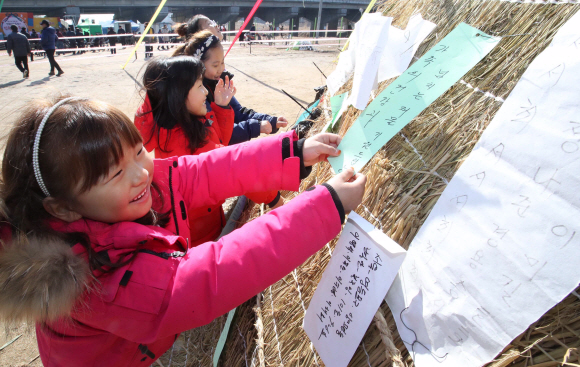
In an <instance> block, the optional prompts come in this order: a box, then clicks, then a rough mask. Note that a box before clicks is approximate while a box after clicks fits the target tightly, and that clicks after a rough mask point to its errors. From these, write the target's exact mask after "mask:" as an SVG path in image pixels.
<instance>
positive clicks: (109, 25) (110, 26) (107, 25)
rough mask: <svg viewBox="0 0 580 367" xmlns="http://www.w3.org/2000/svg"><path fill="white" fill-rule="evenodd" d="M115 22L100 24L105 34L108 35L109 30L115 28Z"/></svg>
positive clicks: (107, 21) (109, 21)
mask: <svg viewBox="0 0 580 367" xmlns="http://www.w3.org/2000/svg"><path fill="white" fill-rule="evenodd" d="M114 23H115V22H114V21H113V20H104V21H102V22H99V24H100V25H101V27H103V34H106V33H107V32H108V31H109V28H114Z"/></svg>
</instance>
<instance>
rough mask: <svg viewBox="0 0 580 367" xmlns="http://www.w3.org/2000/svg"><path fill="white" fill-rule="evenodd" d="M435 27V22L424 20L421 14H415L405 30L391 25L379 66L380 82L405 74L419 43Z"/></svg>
mask: <svg viewBox="0 0 580 367" xmlns="http://www.w3.org/2000/svg"><path fill="white" fill-rule="evenodd" d="M433 28H435V23H431V22H429V21H426V20H424V19H423V18H422V17H421V14H415V15H413V16H412V17H411V19H409V23H408V24H407V28H406V29H405V30H401V29H398V28H395V27H391V29H390V31H389V40H388V41H387V45H386V47H385V51H384V52H383V56H382V58H381V65H380V66H379V76H378V80H379V82H382V81H385V80H387V79H390V78H394V77H396V76H399V75H401V74H403V72H404V71H405V70H407V68H408V67H409V64H410V63H411V60H412V59H413V56H414V55H415V52H417V49H418V48H419V45H420V44H421V42H423V40H424V39H425V38H426V37H427V36H428V35H429V33H431V31H432V30H433Z"/></svg>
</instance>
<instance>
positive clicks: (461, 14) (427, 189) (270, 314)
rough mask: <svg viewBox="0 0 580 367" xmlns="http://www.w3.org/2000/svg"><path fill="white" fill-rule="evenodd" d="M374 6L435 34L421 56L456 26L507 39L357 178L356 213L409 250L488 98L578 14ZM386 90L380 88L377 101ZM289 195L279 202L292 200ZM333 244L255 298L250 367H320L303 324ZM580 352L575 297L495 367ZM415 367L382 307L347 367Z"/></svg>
mask: <svg viewBox="0 0 580 367" xmlns="http://www.w3.org/2000/svg"><path fill="white" fill-rule="evenodd" d="M378 4H379V5H378V10H379V11H381V12H383V14H384V15H386V16H392V17H393V18H394V20H395V21H394V23H393V24H394V25H395V26H398V27H400V28H404V27H405V26H406V22H407V21H408V19H409V18H410V16H411V15H413V14H415V13H421V14H422V15H423V17H424V18H425V19H427V20H430V21H432V22H434V23H435V24H437V25H438V26H437V28H436V29H435V30H434V31H433V32H432V33H431V35H430V36H429V37H428V38H427V39H426V40H425V41H424V42H423V44H422V45H421V46H420V48H419V50H418V52H417V56H418V57H420V56H422V55H423V54H424V53H425V52H426V51H427V50H429V49H430V48H431V47H432V46H434V45H435V44H436V43H437V42H438V41H439V40H440V39H442V38H443V37H444V36H445V35H446V34H447V33H449V32H450V31H451V30H452V29H453V28H454V27H455V26H457V24H459V23H460V22H466V23H468V24H470V25H472V26H474V27H477V28H479V29H481V30H482V31H484V32H486V33H488V34H492V35H498V36H503V37H504V38H503V40H502V41H501V43H500V44H499V45H498V46H497V47H496V48H495V49H494V50H493V51H492V52H491V53H490V54H489V55H488V56H487V57H486V58H485V59H483V60H482V61H481V62H480V63H478V64H477V65H476V66H475V67H474V68H473V69H472V70H471V71H470V72H469V73H468V74H467V75H465V76H464V78H463V82H462V83H457V84H456V85H455V86H453V87H452V88H451V89H450V90H449V91H447V92H446V93H445V94H444V95H443V96H441V97H440V98H439V99H438V100H437V101H435V102H434V103H433V104H432V105H431V106H429V107H428V108H427V109H426V110H425V111H423V113H421V114H420V115H419V116H418V117H416V118H415V119H414V120H413V121H412V122H411V123H410V124H409V125H408V126H407V127H406V128H404V129H403V130H402V131H401V133H399V134H398V135H396V136H395V137H394V138H393V139H392V140H391V141H390V142H389V143H388V144H386V145H385V146H384V147H383V148H382V149H381V150H380V151H379V153H378V154H377V155H375V157H374V158H373V159H372V160H371V161H370V162H369V164H367V166H366V167H365V168H364V169H363V170H362V172H363V173H365V174H366V175H367V176H368V184H367V192H366V194H365V198H364V200H363V204H362V205H361V206H360V207H359V208H358V209H357V210H356V211H357V213H358V214H360V215H361V216H363V217H365V218H366V219H367V220H369V221H370V222H371V223H373V224H375V225H376V226H377V227H378V228H381V229H382V230H383V231H384V232H385V233H386V234H387V235H389V236H390V237H391V238H392V239H393V240H395V241H397V242H398V243H399V244H401V245H402V246H403V247H405V248H408V246H409V244H410V242H411V241H412V239H413V237H414V236H415V234H416V233H417V231H418V229H419V228H420V227H421V225H422V224H423V222H424V221H425V219H426V218H427V216H428V215H429V213H430V211H431V209H432V208H433V206H434V205H435V203H436V201H437V199H438V198H439V196H440V195H441V193H442V191H443V190H444V189H445V187H446V185H447V183H448V182H449V180H451V178H452V177H453V175H454V174H455V172H456V171H457V169H458V168H459V166H460V165H461V163H462V162H463V161H464V160H465V158H466V157H467V156H468V155H469V153H470V152H471V150H472V148H473V146H474V145H475V143H476V142H477V141H478V139H479V137H480V136H481V133H482V132H483V131H484V130H485V128H486V127H487V125H488V124H489V122H490V121H491V120H492V119H493V117H494V115H495V113H496V112H497V111H498V109H499V108H500V107H501V103H502V102H501V101H498V100H496V99H495V98H493V97H492V98H490V97H489V95H484V92H489V93H491V95H493V96H496V97H501V98H503V99H505V98H507V96H508V95H509V93H510V91H511V90H512V89H513V87H514V86H515V85H516V83H517V82H518V80H519V78H520V77H521V75H522V74H523V72H524V71H525V70H526V68H527V67H528V65H529V64H530V63H531V62H532V61H533V59H534V58H535V57H536V56H537V55H538V54H539V53H540V52H542V50H543V49H544V48H545V47H546V46H547V45H548V44H549V43H550V41H551V40H552V37H553V36H554V34H555V33H556V32H557V31H558V29H559V28H560V27H561V26H562V25H563V24H564V23H565V22H566V20H568V19H569V18H570V17H571V16H572V15H573V14H574V13H575V12H576V11H577V10H578V9H580V5H574V4H556V5H549V4H539V5H534V4H518V3H509V2H499V1H465V0H464V1H460V0H409V1H405V2H401V1H396V0H387V1H382V2H381V1H380V0H379V2H378ZM390 82H392V80H388V81H386V82H384V83H381V85H380V86H379V90H378V91H377V93H376V94H374V95H377V94H378V93H380V91H382V90H383V89H385V88H386V87H387V86H388V85H389V83H390ZM351 85H352V84H351V83H350V82H349V83H347V84H346V85H345V86H344V87H343V88H342V90H341V91H340V92H339V93H341V92H344V91H348V90H350V89H351ZM481 91H484V92H481ZM322 108H324V109H325V113H323V114H322V116H321V117H320V118H319V119H318V120H317V121H316V123H315V125H314V127H313V129H312V131H311V134H313V133H316V132H318V131H320V129H321V128H322V126H324V125H325V123H326V122H327V121H328V119H329V110H328V105H327V104H325V103H323V104H322ZM359 114H360V111H357V110H355V109H354V108H350V109H349V110H348V111H347V112H346V113H345V114H344V116H343V118H342V123H341V124H340V125H339V126H338V127H337V132H338V133H339V134H341V135H344V134H345V133H346V131H347V130H348V128H349V127H350V126H351V125H352V123H353V122H354V121H355V120H356V118H357V117H358V115H359ZM330 177H332V173H331V171H330V166H329V165H328V164H321V165H318V167H316V168H315V169H314V172H313V173H312V174H311V176H310V177H308V178H307V179H306V180H304V181H303V183H302V186H301V191H302V190H305V189H306V188H308V187H309V186H311V185H314V184H320V183H322V182H325V181H327V180H328V179H329V178H330ZM295 195H296V194H295V193H285V195H284V196H285V198H286V199H290V198H291V197H293V196H295ZM259 215H260V210H259V209H258V208H257V206H256V207H253V208H249V209H248V210H247V211H246V217H248V218H250V219H251V218H255V217H257V216H259ZM334 245H335V241H333V242H331V243H330V244H329V245H328V246H327V247H326V248H323V249H322V250H321V251H319V252H318V253H317V254H315V255H313V256H312V257H311V258H310V259H308V260H307V261H306V262H305V263H304V264H303V265H302V266H300V267H299V268H298V269H297V270H296V271H295V272H293V273H291V274H289V275H288V276H286V277H285V278H284V279H282V280H281V281H279V282H277V283H276V284H274V285H272V287H270V288H269V289H267V290H266V291H265V292H264V293H263V295H262V296H261V297H262V302H261V307H260V309H259V311H258V312H256V313H255V314H256V315H255V316H254V317H255V318H256V319H257V320H258V322H257V324H259V325H260V329H259V333H257V334H254V335H256V338H258V337H259V339H260V341H259V343H258V344H259V345H258V346H261V345H263V353H264V355H263V358H264V360H263V362H262V361H258V364H256V365H264V366H286V367H290V366H314V365H318V366H323V363H322V361H321V360H320V358H319V357H318V355H317V354H316V353H315V352H314V350H313V348H312V346H311V344H310V341H309V339H308V337H307V336H306V334H305V333H304V331H303V330H302V328H301V325H302V319H303V316H304V310H305V308H307V307H308V304H309V302H310V299H311V297H312V295H313V293H314V291H315V289H316V286H317V284H318V282H319V280H320V278H321V276H322V273H323V271H324V269H325V267H326V264H327V263H328V261H329V259H330V254H331V250H332V248H333V247H334ZM262 339H263V340H262ZM579 346H580V297H578V296H577V294H576V295H574V294H573V295H570V296H569V297H568V298H566V299H565V300H564V301H562V302H561V303H560V304H558V305H557V306H555V307H554V308H553V309H552V310H550V311H549V312H547V313H546V314H545V315H544V316H543V317H542V318H541V319H540V320H538V321H537V322H536V323H535V324H533V325H532V326H530V328H529V329H528V330H527V331H526V332H525V333H523V334H522V335H520V336H519V337H518V338H516V339H515V340H514V341H513V342H512V343H511V344H510V345H508V346H507V347H506V349H505V351H504V352H503V353H502V354H501V355H500V356H498V357H497V360H496V361H494V362H493V363H492V364H491V366H493V367H503V366H507V365H513V366H518V367H528V366H533V365H535V366H542V367H548V366H556V365H561V364H565V365H579V364H580V363H579V362H578V358H579V355H578V351H577V348H578V347H579ZM574 362H575V364H574ZM262 363H263V364H262ZM570 363H572V364H570ZM232 365H234V364H232ZM412 365H413V362H412V360H411V358H410V356H409V352H408V351H407V349H406V348H405V346H404V344H403V343H402V341H401V339H400V337H399V335H398V333H397V331H396V329H395V327H394V320H393V316H392V314H391V313H390V311H389V309H388V307H387V306H386V304H385V303H383V304H382V305H381V308H380V309H379V310H378V312H377V314H376V315H375V318H374V321H373V322H372V323H371V325H370V327H369V329H368V330H367V332H366V334H365V336H364V338H363V341H362V343H361V345H360V346H359V348H358V350H357V352H356V353H355V355H354V357H353V359H352V361H351V363H350V366H357V367H358V366H373V367H374V366H396V367H401V366H412ZM242 366H243V364H242Z"/></svg>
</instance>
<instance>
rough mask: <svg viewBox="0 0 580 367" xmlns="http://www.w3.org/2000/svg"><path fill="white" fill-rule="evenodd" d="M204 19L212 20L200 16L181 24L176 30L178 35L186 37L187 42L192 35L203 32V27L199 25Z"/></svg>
mask: <svg viewBox="0 0 580 367" xmlns="http://www.w3.org/2000/svg"><path fill="white" fill-rule="evenodd" d="M202 19H207V20H208V21H209V20H210V19H209V18H208V17H206V16H205V15H203V14H198V15H195V16H194V17H193V18H191V19H190V20H188V21H187V22H185V23H182V24H180V25H179V26H178V27H177V28H176V29H175V30H176V32H177V34H179V35H180V36H181V37H184V38H185V39H186V40H187V39H188V38H189V37H190V36H191V35H192V34H195V33H197V32H199V31H201V30H202V29H201V25H200V24H199V21H200V20H202Z"/></svg>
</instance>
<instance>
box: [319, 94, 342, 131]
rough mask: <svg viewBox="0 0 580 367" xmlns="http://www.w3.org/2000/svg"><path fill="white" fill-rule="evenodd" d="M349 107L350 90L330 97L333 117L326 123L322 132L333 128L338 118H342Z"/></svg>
mask: <svg viewBox="0 0 580 367" xmlns="http://www.w3.org/2000/svg"><path fill="white" fill-rule="evenodd" d="M347 107H348V92H346V93H342V94H339V95H336V96H333V97H330V110H331V112H332V118H331V119H330V121H328V122H327V123H326V125H324V127H323V128H322V130H320V131H321V132H326V131H327V130H328V129H332V128H333V127H334V124H335V123H336V121H337V120H339V119H340V116H342V114H343V112H344V110H346V108H347Z"/></svg>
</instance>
